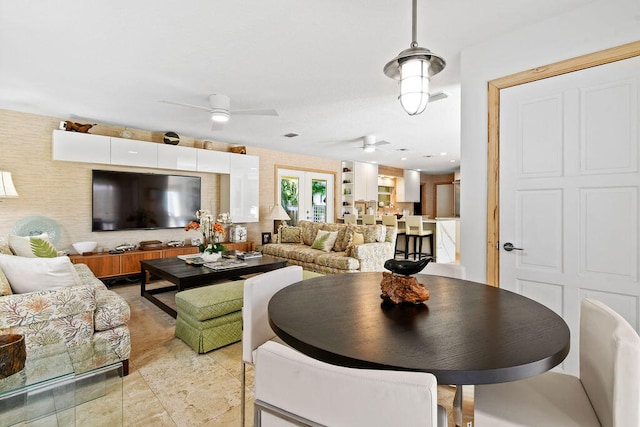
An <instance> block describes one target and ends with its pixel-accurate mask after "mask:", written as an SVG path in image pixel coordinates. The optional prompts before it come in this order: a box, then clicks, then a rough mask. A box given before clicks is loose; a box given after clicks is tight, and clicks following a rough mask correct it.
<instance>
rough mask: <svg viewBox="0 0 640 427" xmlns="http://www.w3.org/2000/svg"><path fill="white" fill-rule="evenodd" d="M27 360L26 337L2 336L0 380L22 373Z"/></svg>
mask: <svg viewBox="0 0 640 427" xmlns="http://www.w3.org/2000/svg"><path fill="white" fill-rule="evenodd" d="M26 359H27V348H26V346H25V343H24V335H18V334H8V335H0V379H2V378H6V377H8V376H10V375H13V374H16V373H18V372H20V371H22V370H23V369H24V361H25V360H26Z"/></svg>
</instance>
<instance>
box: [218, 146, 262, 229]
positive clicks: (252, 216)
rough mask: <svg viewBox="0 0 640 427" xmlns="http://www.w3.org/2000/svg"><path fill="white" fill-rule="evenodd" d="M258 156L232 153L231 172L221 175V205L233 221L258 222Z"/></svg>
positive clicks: (222, 209)
mask: <svg viewBox="0 0 640 427" xmlns="http://www.w3.org/2000/svg"><path fill="white" fill-rule="evenodd" d="M259 160H260V159H259V157H257V156H248V155H246V154H232V153H231V154H230V162H229V166H230V169H231V173H230V174H229V175H221V176H220V207H221V211H222V212H224V211H227V212H229V214H230V215H231V219H232V220H233V222H237V223H240V222H258V205H259V201H260V200H259V198H260V197H259V192H260V188H259V186H260V180H259V179H260V164H259V163H260V162H259Z"/></svg>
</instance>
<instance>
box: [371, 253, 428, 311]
mask: <svg viewBox="0 0 640 427" xmlns="http://www.w3.org/2000/svg"><path fill="white" fill-rule="evenodd" d="M430 261H431V257H428V258H424V259H422V260H419V261H409V260H401V261H396V260H395V259H388V260H387V261H385V263H384V268H386V269H387V270H391V271H392V272H393V273H387V272H386V271H385V272H383V273H382V282H380V288H381V290H382V294H381V295H380V298H382V299H383V300H385V301H391V302H393V303H394V304H401V303H403V302H407V303H411V304H418V303H421V302H423V301H426V300H428V299H429V296H430V294H429V290H428V289H427V288H425V287H424V285H422V284H420V283H418V281H417V280H416V278H415V277H412V276H411V275H412V274H416V273H419V272H420V271H422V269H424V268H425V267H426V266H427V264H429V262H430Z"/></svg>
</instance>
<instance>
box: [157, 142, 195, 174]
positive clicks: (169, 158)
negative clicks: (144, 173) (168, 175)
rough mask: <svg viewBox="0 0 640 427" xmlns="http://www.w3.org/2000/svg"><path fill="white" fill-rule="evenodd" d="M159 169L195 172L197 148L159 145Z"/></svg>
mask: <svg viewBox="0 0 640 427" xmlns="http://www.w3.org/2000/svg"><path fill="white" fill-rule="evenodd" d="M157 148H158V167H159V168H163V169H177V170H183V171H195V170H196V166H197V161H196V152H197V151H198V150H197V149H196V148H192V147H179V146H177V145H169V144H158V146H157Z"/></svg>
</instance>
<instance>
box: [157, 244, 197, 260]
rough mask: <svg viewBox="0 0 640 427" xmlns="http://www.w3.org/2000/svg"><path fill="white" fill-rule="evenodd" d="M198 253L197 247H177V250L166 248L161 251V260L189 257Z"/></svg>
mask: <svg viewBox="0 0 640 427" xmlns="http://www.w3.org/2000/svg"><path fill="white" fill-rule="evenodd" d="M195 253H198V247H197V246H179V247H177V248H167V249H165V250H163V251H162V258H172V257H174V256H178V255H190V254H195Z"/></svg>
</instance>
